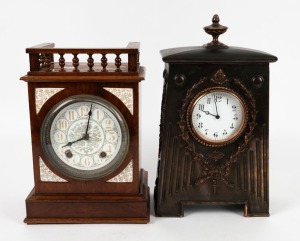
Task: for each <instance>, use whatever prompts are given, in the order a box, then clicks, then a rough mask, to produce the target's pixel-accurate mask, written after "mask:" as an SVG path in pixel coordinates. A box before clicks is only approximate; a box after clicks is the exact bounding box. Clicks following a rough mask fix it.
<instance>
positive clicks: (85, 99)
mask: <svg viewBox="0 0 300 241" xmlns="http://www.w3.org/2000/svg"><path fill="white" fill-rule="evenodd" d="M26 52H27V53H28V54H29V60H30V71H29V72H28V73H27V75H26V76H23V77H21V80H24V81H26V82H27V83H28V95H29V108H30V123H31V138H32V154H33V168H34V183H35V186H34V188H33V190H32V191H31V193H30V194H29V196H28V198H27V199H26V212H27V217H26V219H25V220H24V222H26V223H28V224H34V223H102V222H105V223H147V222H148V221H149V188H148V184H147V181H148V176H147V172H146V171H144V170H143V169H139V82H140V81H142V80H143V79H144V68H143V67H141V66H140V64H139V43H135V42H134V43H129V45H128V46H127V47H126V48H111V49H107V48H103V49H98V48H95V49H87V48H85V49H78V48H54V44H41V45H39V46H35V47H32V48H27V49H26ZM123 56H124V57H123ZM121 57H122V58H123V59H124V58H125V57H128V62H127V63H123V62H122V59H121ZM55 58H56V59H57V61H56V62H55ZM65 58H66V59H70V62H67V61H66V59H65ZM82 58H84V59H85V60H86V59H87V61H86V62H79V59H82ZM108 59H112V60H114V61H113V62H112V63H111V62H109V61H108ZM97 60H98V61H97Z"/></svg>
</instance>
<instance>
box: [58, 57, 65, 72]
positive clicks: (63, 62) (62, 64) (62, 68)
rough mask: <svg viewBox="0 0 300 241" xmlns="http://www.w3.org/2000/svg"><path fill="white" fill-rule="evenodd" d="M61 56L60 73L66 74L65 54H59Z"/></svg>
mask: <svg viewBox="0 0 300 241" xmlns="http://www.w3.org/2000/svg"><path fill="white" fill-rule="evenodd" d="M59 55H60V58H59V66H60V70H59V71H60V72H64V71H65V69H64V67H65V58H64V54H59Z"/></svg>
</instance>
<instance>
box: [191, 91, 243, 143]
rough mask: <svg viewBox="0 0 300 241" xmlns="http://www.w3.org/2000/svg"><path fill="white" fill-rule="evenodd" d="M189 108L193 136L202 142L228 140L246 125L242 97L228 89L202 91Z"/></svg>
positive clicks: (238, 133) (234, 136)
mask: <svg viewBox="0 0 300 241" xmlns="http://www.w3.org/2000/svg"><path fill="white" fill-rule="evenodd" d="M189 109H190V110H189V111H188V118H189V121H190V125H191V130H192V133H193V136H194V137H196V139H197V140H198V141H200V142H203V143H204V144H209V145H215V146H218V145H225V144H228V143H230V142H232V141H234V140H235V139H236V138H238V137H239V135H240V134H241V133H242V131H243V130H244V128H245V126H246V121H247V116H246V109H245V105H244V103H243V101H242V99H241V98H240V97H239V96H238V95H237V94H235V93H234V92H232V91H230V90H227V89H209V90H206V91H203V92H201V93H200V95H198V96H196V98H194V100H193V101H192V103H191V105H190V108H189Z"/></svg>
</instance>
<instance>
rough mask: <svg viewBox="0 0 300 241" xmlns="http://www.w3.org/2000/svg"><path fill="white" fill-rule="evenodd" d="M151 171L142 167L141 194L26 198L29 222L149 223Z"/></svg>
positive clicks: (31, 194) (32, 194) (33, 196)
mask: <svg viewBox="0 0 300 241" xmlns="http://www.w3.org/2000/svg"><path fill="white" fill-rule="evenodd" d="M149 210H150V198H149V187H148V173H147V172H146V171H145V170H143V169H141V175H140V191H139V193H138V194H131V195H129V194H111V195H109V194H95V195H91V194H68V195H67V194H64V195H43V194H35V191H34V189H33V190H32V191H31V193H30V194H29V196H28V197H27V199H26V211H27V217H26V218H25V220H24V222H25V223H27V224H46V223H148V222H149V215H150V211H149Z"/></svg>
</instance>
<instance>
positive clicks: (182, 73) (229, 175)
mask: <svg viewBox="0 0 300 241" xmlns="http://www.w3.org/2000/svg"><path fill="white" fill-rule="evenodd" d="M212 21H213V24H212V25H210V26H207V27H205V28H204V30H205V31H206V32H207V33H208V34H210V35H212V36H213V41H212V42H211V43H208V44H206V45H204V46H198V47H182V48H173V49H166V50H162V51H161V55H162V58H163V61H164V62H165V71H164V80H165V82H164V89H163V100H162V115H161V129H160V148H159V160H158V174H157V180H156V187H155V212H156V215H157V216H183V214H184V213H183V207H184V205H192V204H219V205H221V204H222V205H223V204H241V205H244V215H245V216H268V215H269V189H268V184H269V183H268V182H269V181H268V177H269V176H268V175H269V174H268V165H269V156H268V150H269V148H268V145H269V63H270V62H275V61H277V58H276V57H275V56H273V55H270V54H267V53H265V52H261V51H256V50H250V49H245V48H237V47H231V46H230V47H229V46H227V45H225V44H222V43H221V42H219V40H218V36H219V35H220V34H222V33H224V32H226V30H227V27H225V26H222V25H220V24H219V17H218V15H215V16H213V20H212Z"/></svg>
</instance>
